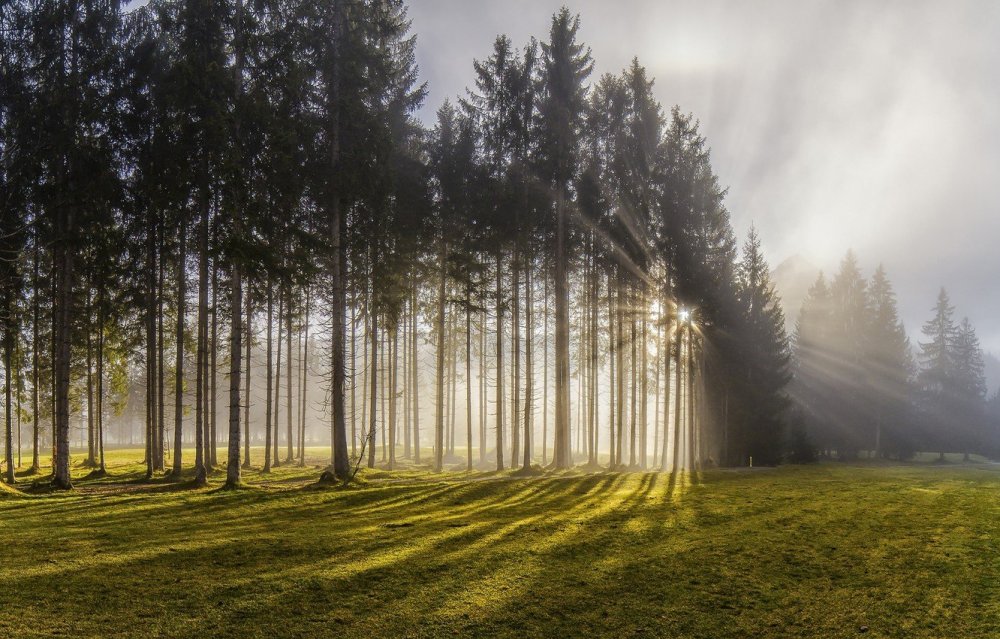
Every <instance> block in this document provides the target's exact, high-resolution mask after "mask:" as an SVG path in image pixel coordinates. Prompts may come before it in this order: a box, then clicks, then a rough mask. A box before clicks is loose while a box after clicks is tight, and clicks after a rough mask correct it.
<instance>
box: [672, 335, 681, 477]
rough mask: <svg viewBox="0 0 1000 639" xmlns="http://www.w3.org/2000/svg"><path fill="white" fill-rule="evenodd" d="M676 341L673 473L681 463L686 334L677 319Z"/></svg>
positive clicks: (678, 468)
mask: <svg viewBox="0 0 1000 639" xmlns="http://www.w3.org/2000/svg"><path fill="white" fill-rule="evenodd" d="M675 335H676V337H675V339H674V341H675V342H676V344H675V351H674V465H673V468H671V471H672V472H675V473H676V472H677V471H679V470H680V462H681V349H682V348H683V347H684V333H683V328H682V326H681V321H680V318H678V319H677V328H676V333H675Z"/></svg>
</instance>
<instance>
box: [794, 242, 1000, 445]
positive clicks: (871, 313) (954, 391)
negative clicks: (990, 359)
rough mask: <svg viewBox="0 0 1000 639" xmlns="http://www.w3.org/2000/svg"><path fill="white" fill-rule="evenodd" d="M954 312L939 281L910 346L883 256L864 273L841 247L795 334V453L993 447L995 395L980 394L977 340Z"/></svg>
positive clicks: (998, 432) (999, 420)
mask: <svg viewBox="0 0 1000 639" xmlns="http://www.w3.org/2000/svg"><path fill="white" fill-rule="evenodd" d="M954 312H955V309H954V308H953V307H952V305H951V302H950V300H949V298H948V294H947V292H946V291H945V290H944V289H943V288H942V289H941V292H940V294H939V295H938V298H937V302H936V304H935V305H934V308H933V309H932V313H933V316H932V317H931V318H930V319H929V320H928V321H927V322H926V323H925V324H924V325H923V330H922V334H923V339H922V340H921V341H919V343H918V344H917V345H916V347H914V345H912V344H911V343H910V340H909V338H908V337H907V334H906V330H905V329H904V326H903V323H902V322H901V321H900V319H899V314H898V311H897V306H896V296H895V293H894V291H893V287H892V284H891V282H890V281H889V277H888V275H887V273H886V271H885V269H884V268H883V267H882V266H881V265H880V266H879V267H878V268H877V269H876V270H875V273H874V274H873V275H872V277H871V279H870V280H865V279H864V277H863V276H862V274H861V269H860V266H859V264H858V260H857V257H856V256H855V255H854V253H853V252H848V253H847V255H846V257H845V258H844V259H843V261H842V262H841V264H840V269H839V271H838V272H837V274H836V276H835V277H834V278H833V280H832V281H830V282H827V280H826V278H825V277H824V275H823V274H822V273H821V274H820V275H819V277H818V278H817V280H816V282H815V283H814V284H813V286H812V288H810V289H809V292H808V295H807V297H806V299H805V301H804V302H803V304H802V308H801V311H800V312H799V316H798V322H797V324H796V331H795V335H794V339H793V343H794V354H795V357H794V366H793V371H794V381H793V382H792V384H791V386H790V392H791V394H792V396H793V397H794V398H795V403H796V406H797V409H798V410H797V411H796V419H793V424H794V427H793V436H792V441H793V444H792V447H793V449H795V452H794V455H796V456H798V457H800V458H809V457H811V456H813V455H814V454H815V453H816V452H820V453H822V454H824V455H826V456H833V457H838V458H843V459H853V458H856V457H858V456H859V454H861V453H862V451H863V452H864V453H866V454H869V455H873V456H875V457H887V458H896V459H909V458H911V457H913V455H914V454H915V453H917V452H937V453H940V455H941V456H942V458H943V455H944V453H946V452H948V453H962V454H963V455H964V456H965V457H966V458H968V456H969V454H971V453H978V454H983V455H988V456H995V455H996V454H997V453H998V452H1000V414H998V413H997V405H998V400H997V398H996V396H994V397H993V398H991V399H990V400H989V401H987V389H986V380H985V372H984V363H983V353H982V350H981V348H980V345H979V339H978V338H977V336H976V331H975V329H974V327H973V326H972V323H971V322H970V321H969V320H968V318H965V319H963V320H961V321H960V322H957V323H956V320H955V317H954Z"/></svg>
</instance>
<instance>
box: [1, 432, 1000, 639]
mask: <svg viewBox="0 0 1000 639" xmlns="http://www.w3.org/2000/svg"><path fill="white" fill-rule="evenodd" d="M316 454H317V457H316V458H315V459H311V460H310V461H311V462H317V463H316V464H314V465H312V466H311V467H307V468H305V469H302V468H296V467H293V466H287V467H286V466H282V467H281V468H279V469H277V470H276V471H275V472H273V473H271V475H270V476H269V477H264V476H262V475H261V474H260V473H258V472H251V473H249V474H248V475H247V480H248V483H249V484H250V486H251V488H250V489H248V490H244V491H237V492H230V493H226V492H219V491H218V490H217V487H218V485H219V483H220V482H221V480H222V475H223V473H221V472H217V473H216V474H215V476H213V478H212V482H213V483H212V485H210V486H209V487H208V488H206V489H198V490H193V489H190V488H188V487H186V486H185V485H184V484H176V483H167V482H165V481H162V480H157V482H156V483H154V484H152V485H149V484H144V483H142V482H140V481H139V479H140V477H139V475H141V473H142V466H141V464H137V463H136V462H135V453H134V451H133V452H132V453H128V454H126V453H121V457H120V458H119V457H115V465H113V466H111V467H110V468H109V470H110V472H111V473H112V476H111V477H109V478H105V479H100V480H94V481H84V480H80V479H78V480H76V481H77V486H78V489H77V490H76V491H74V492H73V493H71V494H66V495H63V494H56V493H46V494H36V495H29V496H27V497H24V498H22V499H10V500H4V501H0V538H2V539H3V540H4V542H5V548H6V551H5V552H4V553H3V561H2V562H0V582H2V583H6V584H9V585H10V586H11V587H9V588H8V589H7V590H6V592H5V594H4V596H3V605H2V606H0V636H17V637H40V636H52V635H67V636H94V637H108V636H115V637H150V636H162V637H181V636H185V637H186V636H196V635H200V636H213V637H218V636H226V637H229V636H231V637H268V638H273V637H288V636H300V637H325V636H337V637H403V636H406V637H440V636H463V637H468V636H484V637H485V636H490V637H493V636H510V637H569V636H614V637H629V636H639V637H642V636H651V637H652V636H656V637H687V636H691V637H748V636H753V637H762V636H763V637H789V636H803V637H805V636H809V637H815V636H822V637H856V636H858V635H859V634H861V631H862V629H865V628H867V634H866V636H869V637H872V636H874V637H990V636H997V634H998V633H1000V552H998V550H1000V549H998V545H997V544H998V542H997V540H998V539H1000V469H997V468H994V467H990V466H985V465H984V466H961V465H957V464H955V465H946V466H941V465H937V466H930V465H910V466H865V465H856V466H847V465H839V464H837V465H834V464H830V465H820V466H814V467H808V468H806V467H787V468H781V469H777V470H760V471H754V472H727V471H714V472H710V473H707V474H705V475H704V476H703V477H701V479H700V480H699V481H698V482H695V483H692V482H691V481H689V480H688V478H686V477H671V476H669V475H656V474H639V473H636V474H625V475H620V474H596V475H579V474H575V473H569V474H564V475H551V474H550V475H546V476H543V477H537V478H526V479H519V478H514V479H512V478H510V477H509V476H508V475H502V476H497V475H494V474H490V473H472V474H465V473H445V474H441V475H433V474H430V473H427V472H426V471H421V470H404V471H394V472H388V471H381V470H380V471H375V472H367V471H366V472H364V473H363V474H362V478H363V483H362V485H361V486H360V487H352V488H347V489H343V488H333V489H329V488H326V489H321V488H317V487H315V486H313V485H312V483H313V482H314V481H315V479H316V478H317V477H318V474H319V471H318V468H317V466H318V465H321V464H322V458H321V454H322V451H321V450H319V449H317V451H316ZM116 455H117V453H116ZM129 455H131V457H129ZM128 459H131V461H128ZM44 472H45V471H43V475H44ZM80 474H81V475H83V474H84V471H83V470H82V469H81V470H80ZM25 479H26V480H27V478H25ZM29 492H30V491H29Z"/></svg>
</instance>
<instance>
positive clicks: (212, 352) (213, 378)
mask: <svg viewBox="0 0 1000 639" xmlns="http://www.w3.org/2000/svg"><path fill="white" fill-rule="evenodd" d="M218 288H219V265H218V263H216V261H215V260H213V261H212V307H211V308H210V309H209V312H210V313H211V314H212V333H211V338H212V346H211V348H210V349H209V362H208V367H209V371H208V373H209V378H208V379H209V383H210V384H211V387H210V388H209V395H208V397H209V399H208V424H209V431H208V436H207V437H206V438H205V440H206V443H207V444H208V455H207V456H206V457H205V464H206V465H207V466H208V468H209V470H211V469H212V468H214V467H215V466H218V465H219V451H218V445H219V431H218V419H219V402H218V388H219V360H218V353H219V294H218ZM231 294H232V293H230V295H231ZM239 310H241V309H237V311H239ZM230 342H232V337H230ZM237 394H238V393H237Z"/></svg>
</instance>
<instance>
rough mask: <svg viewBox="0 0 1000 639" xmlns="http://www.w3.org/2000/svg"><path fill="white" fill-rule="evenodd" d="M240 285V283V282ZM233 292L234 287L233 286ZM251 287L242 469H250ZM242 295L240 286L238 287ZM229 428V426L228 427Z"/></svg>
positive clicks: (248, 291)
mask: <svg viewBox="0 0 1000 639" xmlns="http://www.w3.org/2000/svg"><path fill="white" fill-rule="evenodd" d="M241 283H242V282H241ZM233 287H234V290H235V287H236V285H235V284H234V285H233ZM252 290H253V289H252V285H248V286H247V310H246V313H247V329H246V340H247V344H246V349H247V350H246V361H247V369H246V381H245V382H244V383H245V387H244V388H245V392H244V396H243V468H250V361H251V360H250V345H251V344H253V326H252V322H253V299H252ZM240 294H241V295H242V286H241V287H240ZM230 427H231V426H230Z"/></svg>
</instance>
